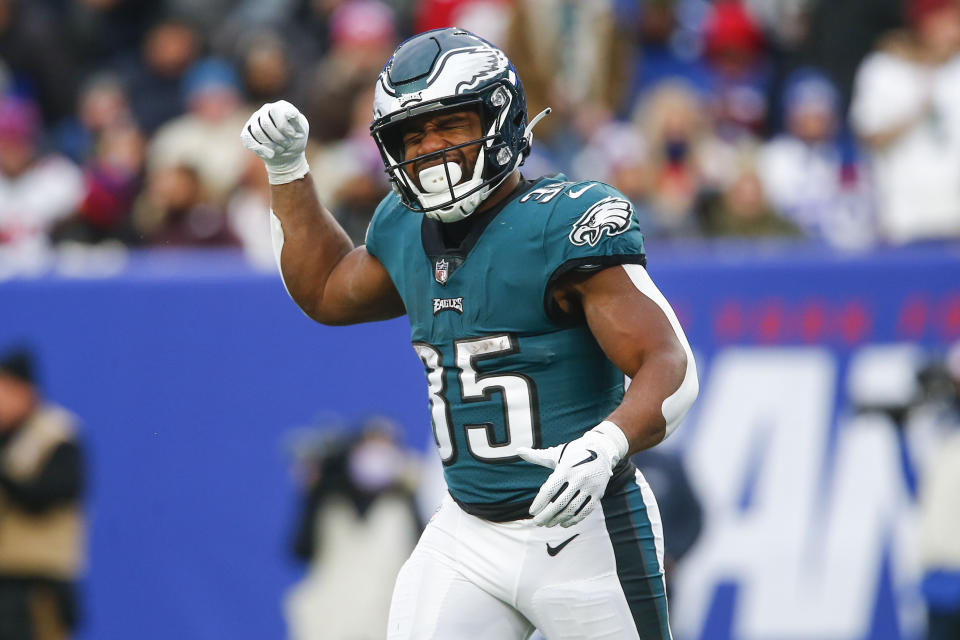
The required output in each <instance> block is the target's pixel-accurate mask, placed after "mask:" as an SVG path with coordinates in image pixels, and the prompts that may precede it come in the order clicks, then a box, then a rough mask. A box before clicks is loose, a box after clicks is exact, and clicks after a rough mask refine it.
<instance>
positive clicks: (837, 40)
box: [766, 0, 909, 114]
mask: <svg viewBox="0 0 960 640" xmlns="http://www.w3.org/2000/svg"><path fill="white" fill-rule="evenodd" d="M766 1H767V2H769V3H770V4H774V3H776V4H783V2H780V1H779V0H773V1H771V0H766ZM907 1H909V0H830V1H829V2H823V1H820V0H815V1H811V2H809V5H810V6H809V12H808V14H807V15H806V16H805V20H804V21H805V23H806V27H805V30H806V35H805V37H804V39H803V42H802V44H801V45H800V49H799V51H798V59H799V60H800V64H801V66H811V67H816V68H818V69H823V70H824V72H825V73H826V74H827V76H829V78H830V79H831V80H832V81H833V83H834V84H835V85H836V86H837V89H838V91H839V92H840V108H841V112H842V113H844V114H846V113H847V109H848V107H849V105H850V96H851V93H852V91H853V83H854V77H855V76H856V73H857V68H858V67H859V66H860V63H861V62H862V61H863V59H864V57H865V56H866V55H867V54H869V53H870V51H871V50H872V49H873V48H874V46H875V45H876V42H877V38H878V37H880V36H881V35H882V34H884V33H886V32H887V31H890V30H891V29H896V28H898V27H901V26H902V25H903V6H904V4H906V2H907Z"/></svg>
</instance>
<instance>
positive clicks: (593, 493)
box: [517, 421, 630, 527]
mask: <svg viewBox="0 0 960 640" xmlns="http://www.w3.org/2000/svg"><path fill="white" fill-rule="evenodd" d="M629 448H630V445H629V443H628V442H627V437H626V436H625V435H624V434H623V431H621V430H620V427H618V426H617V425H615V424H613V423H612V422H609V421H604V422H601V423H600V424H598V425H597V426H595V427H594V428H593V429H591V430H590V431H587V432H586V433H585V434H583V435H582V436H580V437H579V438H577V439H576V440H572V441H570V442H568V443H567V444H564V445H558V446H556V447H550V448H548V449H530V448H528V447H521V448H519V449H517V455H518V456H520V457H521V458H523V459H524V460H526V461H527V462H532V463H533V464H539V465H541V466H544V467H547V468H550V469H554V470H555V471H554V472H553V473H551V474H550V476H549V477H548V478H547V480H546V482H544V483H543V486H542V487H540V492H539V493H538V494H537V497H536V498H534V500H533V504H531V505H530V515H532V516H533V522H534V524H536V525H539V526H541V527H553V526H556V525H558V524H559V525H560V526H562V527H570V526H573V525H575V524H577V523H578V522H580V521H581V520H583V519H584V518H586V517H587V516H588V515H590V512H591V511H593V510H594V508H595V507H596V506H597V503H598V502H599V501H600V498H602V497H603V493H604V491H606V489H607V483H608V482H609V481H610V476H612V475H613V468H614V467H615V466H616V465H617V463H618V462H620V460H621V459H622V458H623V457H624V456H625V455H627V451H628V450H629Z"/></svg>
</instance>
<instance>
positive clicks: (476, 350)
mask: <svg viewBox="0 0 960 640" xmlns="http://www.w3.org/2000/svg"><path fill="white" fill-rule="evenodd" d="M441 226H442V223H440V222H437V221H434V220H431V219H429V218H426V217H425V216H423V215H420V214H415V213H412V212H411V211H410V210H408V209H406V208H405V207H403V206H402V205H401V204H400V201H399V199H398V198H397V197H396V196H395V195H393V194H390V195H388V196H387V197H386V198H384V200H383V201H382V202H381V203H380V205H379V207H378V208H377V211H376V213H375V214H374V217H373V220H372V221H371V223H370V227H369V229H368V231H367V251H369V253H370V254H371V255H373V256H375V257H376V258H377V259H378V260H379V261H380V262H381V263H382V264H383V265H384V267H385V268H386V269H387V271H388V273H389V274H390V277H391V279H392V280H393V283H394V285H395V286H396V288H397V291H398V292H399V293H400V296H401V297H402V299H403V303H404V306H405V307H406V311H407V315H408V316H409V319H410V338H411V341H412V343H413V348H414V350H415V351H416V352H417V355H418V356H419V357H420V360H421V361H422V362H423V364H424V367H425V368H426V376H427V384H428V393H429V400H430V413H431V417H432V422H433V432H434V437H435V439H436V443H437V447H438V449H439V452H440V457H441V458H442V460H443V463H444V472H445V477H446V481H447V485H448V488H449V491H450V493H451V495H452V496H453V497H454V498H455V499H456V500H457V501H458V502H459V503H461V505H463V506H464V507H465V508H466V509H467V510H468V511H471V512H473V513H477V514H478V515H490V516H497V515H500V516H502V515H504V514H511V513H514V514H515V517H522V516H523V515H525V513H524V512H525V508H526V506H528V505H529V502H530V501H531V500H532V499H533V497H534V496H535V495H536V494H537V491H538V490H539V488H540V485H541V484H542V483H543V481H544V480H545V479H546V477H547V475H549V473H550V470H549V469H546V468H544V467H541V466H537V465H534V464H531V463H528V462H526V461H524V460H522V459H520V458H519V457H518V456H517V455H516V450H517V448H518V447H550V446H554V445H557V444H562V443H565V442H568V441H570V440H573V439H575V438H577V437H579V436H580V435H582V434H583V433H584V432H585V431H586V430H588V429H590V428H592V427H593V426H595V425H597V424H598V423H599V422H601V421H602V420H604V418H606V417H607V416H608V415H609V414H610V412H611V411H613V409H614V408H615V407H616V406H617V405H618V404H619V403H620V401H621V399H622V397H623V382H624V377H623V374H622V373H621V372H620V371H619V370H618V369H617V368H616V367H615V366H614V365H613V364H612V363H611V362H610V361H609V360H608V359H607V357H606V356H605V355H604V353H603V351H602V350H601V349H600V346H599V345H598V344H597V341H596V340H595V339H594V337H593V335H592V334H591V332H590V330H589V328H588V327H587V326H586V323H585V322H584V321H583V319H582V318H570V317H567V316H565V315H564V314H562V313H561V311H560V310H559V309H558V308H557V306H556V305H555V303H554V302H553V298H552V295H551V292H552V289H553V286H554V284H555V283H556V282H557V280H558V279H559V278H560V277H561V276H563V275H564V274H565V273H568V272H569V271H571V270H574V269H579V270H593V269H599V268H602V267H604V266H609V265H615V264H623V263H640V264H643V262H644V249H643V235H642V234H641V233H640V229H639V227H638V225H637V221H636V218H635V216H634V215H633V208H632V207H631V205H630V203H629V201H628V200H627V199H626V198H625V197H624V196H623V195H621V194H620V193H619V192H618V191H616V190H615V189H614V188H612V187H610V186H608V185H606V184H603V183H600V182H579V183H572V182H567V181H566V180H565V179H564V177H563V176H562V175H560V176H556V177H550V178H541V179H540V180H537V181H534V182H529V181H524V182H522V183H521V185H520V187H518V188H517V189H516V190H515V191H514V192H513V193H512V194H511V195H510V196H509V197H508V198H506V199H505V201H503V202H501V203H498V205H497V206H496V207H494V208H492V209H491V210H489V211H484V212H480V213H475V214H473V216H471V218H470V228H469V231H468V232H467V234H466V236H465V237H464V238H463V240H462V242H460V245H459V246H458V247H452V248H451V247H449V246H447V245H446V244H445V242H444V229H442V228H441Z"/></svg>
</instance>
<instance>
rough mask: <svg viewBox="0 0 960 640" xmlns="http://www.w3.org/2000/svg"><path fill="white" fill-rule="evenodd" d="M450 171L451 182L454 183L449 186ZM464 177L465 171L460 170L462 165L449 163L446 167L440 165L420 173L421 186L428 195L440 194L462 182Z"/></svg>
mask: <svg viewBox="0 0 960 640" xmlns="http://www.w3.org/2000/svg"><path fill="white" fill-rule="evenodd" d="M444 167H446V169H444ZM448 171H449V172H450V180H452V181H453V182H452V184H447V172H448ZM462 176H463V171H461V170H460V165H458V164H457V163H456V162H448V163H446V165H443V164H438V165H434V166H432V167H427V168H426V169H424V170H423V171H421V172H420V186H422V187H423V190H424V191H426V192H427V193H440V192H442V191H446V190H447V189H449V188H450V187H451V186H453V185H454V184H457V183H458V182H460V178H461V177H462Z"/></svg>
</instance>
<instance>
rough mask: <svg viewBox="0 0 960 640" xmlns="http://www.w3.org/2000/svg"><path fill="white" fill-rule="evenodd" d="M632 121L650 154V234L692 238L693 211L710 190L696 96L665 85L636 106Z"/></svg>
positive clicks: (679, 85) (682, 86) (706, 127)
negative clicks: (652, 231) (704, 194)
mask: <svg viewBox="0 0 960 640" xmlns="http://www.w3.org/2000/svg"><path fill="white" fill-rule="evenodd" d="M634 119H635V122H636V124H637V126H638V127H639V129H640V131H642V132H643V137H644V140H645V141H646V142H647V145H648V147H647V148H648V151H649V155H650V189H649V193H650V198H649V203H648V204H649V207H650V212H651V215H652V220H651V222H652V223H653V227H652V229H653V230H655V231H654V233H655V234H657V235H664V236H689V235H696V234H697V233H698V228H697V222H696V219H695V217H694V209H695V205H696V203H697V201H698V199H699V197H700V195H701V192H702V191H703V190H704V189H706V188H707V187H708V186H710V185H709V184H708V183H707V176H706V174H705V171H704V166H703V162H704V160H705V156H704V150H705V148H707V143H708V141H709V140H710V139H711V138H712V133H711V131H710V123H709V121H708V120H707V118H706V117H705V114H704V107H703V103H702V102H701V101H700V96H699V95H698V94H697V93H696V91H695V90H694V89H693V87H692V86H690V85H689V84H687V83H686V82H683V81H676V80H668V81H665V82H663V83H661V84H660V85H657V87H656V88H654V89H653V90H652V91H651V92H650V93H649V95H648V96H647V97H646V99H645V100H644V101H643V102H641V103H640V105H639V107H638V109H637V112H636V115H635V117H634ZM710 148H714V147H713V146H711V147H710ZM718 164H722V163H718Z"/></svg>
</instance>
